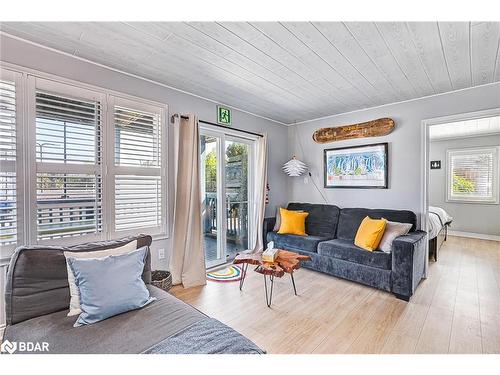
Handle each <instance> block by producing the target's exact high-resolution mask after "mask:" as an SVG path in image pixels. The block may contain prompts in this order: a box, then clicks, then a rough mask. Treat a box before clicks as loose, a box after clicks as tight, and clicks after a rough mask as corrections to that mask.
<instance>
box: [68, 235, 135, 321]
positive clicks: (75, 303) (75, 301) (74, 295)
mask: <svg viewBox="0 0 500 375" xmlns="http://www.w3.org/2000/svg"><path fill="white" fill-rule="evenodd" d="M134 250H137V240H135V241H132V242H129V243H127V244H125V245H123V246H120V247H112V248H111V249H105V250H97V251H85V252H81V251H65V252H64V256H65V257H66V269H67V270H68V283H69V294H70V300H69V313H68V316H73V315H79V314H80V313H81V312H82V310H80V291H79V290H78V287H77V286H76V282H75V275H74V274H73V271H72V270H71V267H70V266H69V263H68V258H78V259H90V258H104V257H107V256H110V255H122V254H126V253H130V252H131V251H134Z"/></svg>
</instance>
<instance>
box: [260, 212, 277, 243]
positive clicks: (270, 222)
mask: <svg viewBox="0 0 500 375" xmlns="http://www.w3.org/2000/svg"><path fill="white" fill-rule="evenodd" d="M274 224H276V218H275V217H266V218H264V228H263V230H262V237H263V241H262V243H263V244H264V249H265V248H266V246H267V233H269V232H272V231H273V229H274Z"/></svg>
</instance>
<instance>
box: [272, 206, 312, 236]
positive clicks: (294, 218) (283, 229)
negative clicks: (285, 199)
mask: <svg viewBox="0 0 500 375" xmlns="http://www.w3.org/2000/svg"><path fill="white" fill-rule="evenodd" d="M280 215H281V225H280V229H279V231H278V233H279V234H296V235H298V236H307V234H306V217H307V216H309V213H308V212H298V211H288V210H285V209H284V208H280Z"/></svg>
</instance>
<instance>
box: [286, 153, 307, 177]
mask: <svg viewBox="0 0 500 375" xmlns="http://www.w3.org/2000/svg"><path fill="white" fill-rule="evenodd" d="M305 171H307V165H306V164H305V163H303V162H301V161H300V160H299V159H297V158H296V157H295V156H294V157H293V158H292V159H291V160H290V161H287V162H286V163H285V164H283V172H285V173H286V174H287V175H289V176H290V177H299V176H301V175H302V174H303V173H304V172H305Z"/></svg>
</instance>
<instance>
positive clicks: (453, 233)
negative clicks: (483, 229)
mask: <svg viewBox="0 0 500 375" xmlns="http://www.w3.org/2000/svg"><path fill="white" fill-rule="evenodd" d="M448 235H449V236H456V237H468V238H477V239H480V240H490V241H500V236H495V235H494V234H482V233H471V232H461V231H459V230H448Z"/></svg>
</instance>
